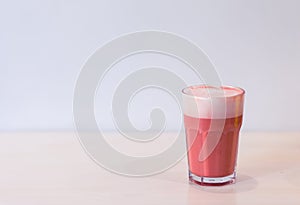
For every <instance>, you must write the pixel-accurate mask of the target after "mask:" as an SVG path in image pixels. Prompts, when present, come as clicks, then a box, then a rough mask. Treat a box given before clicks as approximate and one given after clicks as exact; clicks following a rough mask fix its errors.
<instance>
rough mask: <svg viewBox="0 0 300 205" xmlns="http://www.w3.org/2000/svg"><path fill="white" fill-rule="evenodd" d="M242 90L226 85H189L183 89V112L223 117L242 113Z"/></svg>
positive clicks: (193, 114)
mask: <svg viewBox="0 0 300 205" xmlns="http://www.w3.org/2000/svg"><path fill="white" fill-rule="evenodd" d="M243 93H244V90H242V89H240V88H232V87H228V86H224V87H213V86H206V85H201V86H190V87H187V88H185V89H184V90H183V94H184V95H185V96H184V98H183V112H184V114H185V115H188V116H190V117H196V118H209V119H224V118H232V117H236V116H240V115H242V113H243V101H244V97H243Z"/></svg>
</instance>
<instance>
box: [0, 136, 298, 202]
mask: <svg viewBox="0 0 300 205" xmlns="http://www.w3.org/2000/svg"><path fill="white" fill-rule="evenodd" d="M240 139H241V140H240V148H239V158H238V167H237V173H238V178H237V183H236V184H232V185H227V186H222V187H200V186H196V185H192V184H190V183H189V182H188V179H187V164H186V160H182V161H181V162H180V163H178V164H177V165H176V166H174V167H172V168H171V169H169V170H167V171H166V172H164V173H161V174H158V175H155V176H151V177H141V178H133V177H124V176H120V175H116V174H113V173H110V172H108V171H106V170H104V169H103V168H101V167H99V166H98V165H97V164H96V163H95V162H94V161H92V160H91V159H90V158H89V157H88V156H87V155H86V153H85V152H84V151H83V148H82V147H81V145H80V143H79V141H78V139H77V137H76V134H75V133H0V164H1V168H0V204H1V205H2V204H9V205H11V204H22V205H27V204H39V205H41V204H43V205H45V204H72V205H76V204H84V205H89V204H130V205H133V204H139V205H141V204H143V205H144V204H172V205H174V204H180V205H182V204H251V205H252V204H272V205H274V204H284V205H288V204H297V205H299V204H300V133H242V134H241V138H240Z"/></svg>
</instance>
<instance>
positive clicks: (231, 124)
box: [182, 85, 245, 185]
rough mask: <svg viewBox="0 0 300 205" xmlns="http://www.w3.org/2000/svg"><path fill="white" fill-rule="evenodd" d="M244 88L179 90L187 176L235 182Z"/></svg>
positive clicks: (219, 182)
mask: <svg viewBox="0 0 300 205" xmlns="http://www.w3.org/2000/svg"><path fill="white" fill-rule="evenodd" d="M244 94H245V91H244V90H243V89H241V88H238V87H231V86H221V87H214V86H210V85H197V86H190V87H186V88H184V89H183V90H182V96H183V113H184V125H185V133H186V145H187V156H188V165H189V179H190V181H191V182H193V183H196V184H200V185H225V184H230V183H233V182H235V178H236V170H235V168H236V161H237V154H238V141H239V132H240V128H241V125H242V119H243V105H244Z"/></svg>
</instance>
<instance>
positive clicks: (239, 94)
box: [181, 84, 245, 100]
mask: <svg viewBox="0 0 300 205" xmlns="http://www.w3.org/2000/svg"><path fill="white" fill-rule="evenodd" d="M191 88H221V89H222V90H224V89H230V90H235V91H238V92H237V94H234V95H230V96H213V97H212V96H208V97H203V96H197V95H193V94H190V93H187V92H186V91H187V90H188V89H191ZM181 93H182V94H183V95H185V96H188V97H193V98H198V99H204V100H205V99H206V100H207V99H212V98H236V97H238V96H243V95H244V94H245V90H244V89H243V88H240V87H236V86H230V85H222V86H220V87H217V86H212V85H207V84H197V85H190V86H188V87H185V88H183V89H182V90H181Z"/></svg>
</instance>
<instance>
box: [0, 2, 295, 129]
mask: <svg viewBox="0 0 300 205" xmlns="http://www.w3.org/2000/svg"><path fill="white" fill-rule="evenodd" d="M299 9H300V1H298V0H286V1H281V0H268V1H267V0H252V1H246V0H245V1H243V0H242V1H231V0H227V1H221V0H220V1H211V0H210V1H197V0H194V1H174V0H168V1H167V0H165V1H161V0H152V1H139V0H135V1H121V0H119V1H112V0H107V1H103V0H102V1H96V0H95V1H90V0H88V1H83V0H81V1H79V0H72V1H71V0H67V1H62V0H46V1H39V0H28V1H21V0H20V1H14V0H12V1H1V6H0V69H1V72H0V94H1V95H0V96H1V98H0V130H1V131H15V130H19V131H22V130H73V127H74V126H73V117H72V97H73V91H74V85H75V83H76V78H77V76H78V75H79V72H80V69H81V66H82V65H83V64H84V62H85V61H86V60H87V58H88V56H89V55H91V54H92V53H93V52H94V51H95V50H96V49H97V48H99V47H100V46H101V45H103V44H104V43H106V42H108V41H110V40H111V39H113V38H115V37H117V36H119V35H122V34H124V33H128V32H134V31H140V30H162V31H168V32H172V33H175V34H179V35H181V36H184V37H186V38H187V39H190V40H191V41H193V42H195V43H196V44H197V45H198V46H199V47H201V48H202V49H203V50H204V51H205V52H206V53H207V54H208V55H209V56H210V58H211V59H212V61H213V62H214V64H215V66H216V69H217V72H218V73H219V75H220V77H221V80H222V82H223V83H224V84H230V85H235V86H240V87H243V88H244V89H245V90H246V92H247V95H246V105H245V106H246V109H245V118H244V119H245V120H244V130H250V131H286V130H290V131H296V130H298V131H299V130H300V121H299V116H300V109H299V107H298V106H299V105H300V97H299V93H300V84H299V76H300V12H299ZM153 59H155V61H153ZM133 62H135V63H136V62H139V63H138V66H142V65H147V66H149V65H152V64H153V63H154V62H155V63H154V64H164V63H165V64H167V65H168V66H169V68H170V69H173V70H174V72H179V74H180V71H176V69H178V67H180V66H181V65H180V64H178V62H171V60H170V59H167V58H163V57H162V56H149V55H148V56H147V55H146V56H144V57H138V56H137V57H136V60H132V61H131V63H130V60H129V62H124V63H123V64H122V63H121V64H120V65H119V67H120V66H121V67H122V70H123V73H122V72H117V73H116V74H114V75H111V76H110V77H111V79H113V77H115V78H119V77H120V76H122V75H123V74H124V73H126V72H130V71H131V69H136V68H133V67H132V65H133V64H134V63H133ZM123 68H124V69H123ZM116 69H118V68H116ZM119 69H120V68H119ZM181 75H182V76H184V77H185V78H186V80H187V81H188V82H189V83H191V84H192V83H197V82H198V81H197V79H195V78H194V76H193V75H192V74H190V75H189V73H188V72H187V73H186V72H181ZM108 79H109V77H108ZM109 82H111V83H112V84H110V83H109ZM115 82H116V81H114V80H107V81H106V84H105V85H103V86H104V89H107V92H111V90H110V89H112V88H113V87H114V84H113V83H115ZM147 92H148V93H147ZM159 92H160V91H157V93H155V91H151V90H149V91H146V93H144V94H141V95H140V96H137V98H136V99H135V100H134V101H133V102H132V103H133V105H132V106H131V109H130V113H129V114H130V120H131V121H132V123H133V124H135V126H136V127H138V128H141V129H145V128H147V127H148V126H149V121H147V115H145V114H144V113H143V112H142V111H143V109H145V110H146V109H148V108H149V107H151V106H152V105H153V104H152V105H151V103H150V104H149V103H148V102H149V99H148V98H147V96H152V95H157V96H158V97H155V99H159V100H162V101H164V102H163V103H162V104H163V105H162V106H164V105H165V104H168V105H167V106H165V114H166V118H167V120H169V121H168V123H167V128H168V129H176V128H177V127H178V120H177V118H178V116H180V113H179V110H178V108H177V107H176V104H175V103H174V102H171V101H170V98H169V97H168V96H166V95H164V94H162V93H159ZM96 101H97V102H99V103H96V108H95V110H96V112H97V109H99V110H100V111H101V109H106V107H105V106H106V105H108V104H107V102H102V101H101V96H98V97H97V100H96ZM153 103H154V104H155V105H156V103H157V102H153ZM169 104H170V105H169ZM143 106H146V107H147V106H148V107H147V108H144V107H143ZM107 109H108V108H107ZM135 111H137V112H135ZM110 117H111V116H109V114H107V115H104V116H102V118H101V119H102V120H100V121H102V126H103V127H102V128H103V129H113V127H114V126H113V123H112V121H111V120H110V119H108V118H110ZM103 119H104V120H103ZM106 119H107V120H106Z"/></svg>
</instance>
